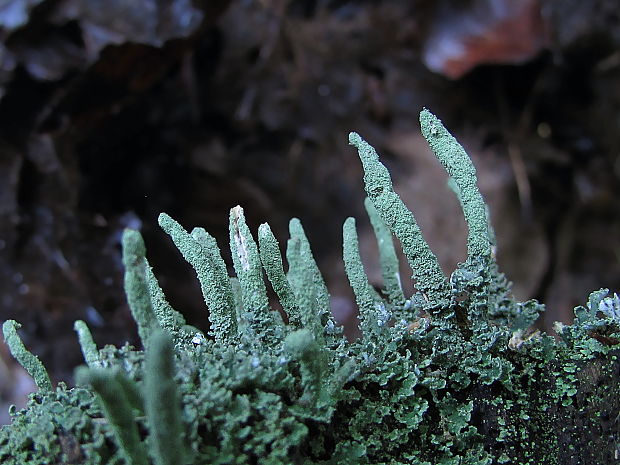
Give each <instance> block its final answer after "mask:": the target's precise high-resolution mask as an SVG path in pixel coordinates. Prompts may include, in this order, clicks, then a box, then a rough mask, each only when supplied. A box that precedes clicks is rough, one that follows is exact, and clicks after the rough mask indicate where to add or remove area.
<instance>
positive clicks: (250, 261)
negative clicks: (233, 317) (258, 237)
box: [230, 206, 283, 345]
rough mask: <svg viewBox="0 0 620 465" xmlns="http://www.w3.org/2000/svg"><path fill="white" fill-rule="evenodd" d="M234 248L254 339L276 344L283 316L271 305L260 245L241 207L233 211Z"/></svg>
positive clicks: (231, 238) (236, 265)
mask: <svg viewBox="0 0 620 465" xmlns="http://www.w3.org/2000/svg"><path fill="white" fill-rule="evenodd" d="M230 250H231V253H232V256H233V265H234V267H235V272H236V273H237V278H238V279H239V285H240V287H241V301H242V302H243V308H244V310H245V315H244V318H245V319H246V320H248V321H249V326H250V328H251V330H252V332H253V338H255V340H256V342H259V341H260V342H262V343H264V344H268V345H269V344H276V343H277V342H278V341H279V340H281V339H282V337H283V326H282V318H281V317H280V315H279V313H278V312H277V311H275V310H273V309H272V308H270V306H269V299H268V297H267V289H266V287H265V281H264V280H263V266H262V263H261V260H260V255H259V253H258V246H257V245H256V242H254V238H253V237H252V233H251V232H250V228H248V226H247V224H246V223H245V217H244V215H243V209H242V208H241V207H239V206H237V207H234V208H233V209H231V211H230Z"/></svg>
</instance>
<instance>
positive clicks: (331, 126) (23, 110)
mask: <svg viewBox="0 0 620 465" xmlns="http://www.w3.org/2000/svg"><path fill="white" fill-rule="evenodd" d="M455 4H458V5H459V6H458V7H457V6H454V5H455ZM619 77H620V10H619V9H618V8H617V2H616V1H615V0H594V1H590V2H580V1H577V0H555V1H551V0H519V1H514V0H512V1H510V0H505V1H504V0H469V1H467V2H451V1H447V0H410V1H408V2H403V1H385V2H371V1H366V2H364V1H359V2H351V1H343V0H340V1H336V0H331V1H328V0H315V1H312V0H271V1H270V0H262V1H252V0H245V1H242V0H238V1H225V0H214V1H206V0H195V1H193V2H192V0H166V1H155V0H108V1H106V2H100V1H98V0H2V1H0V320H5V319H8V318H14V319H17V320H18V321H20V322H21V323H22V324H23V333H22V334H23V337H24V339H25V342H26V344H27V345H28V346H29V347H30V348H31V349H32V350H33V351H34V352H35V353H37V354H38V355H39V356H40V357H41V358H42V359H43V361H44V362H45V364H46V366H47V367H48V368H49V369H50V371H51V374H52V376H53V377H54V378H55V379H56V380H59V379H68V380H70V379H71V376H72V369H73V368H74V367H75V366H76V365H78V364H80V363H81V355H80V353H79V349H78V344H77V338H76V337H75V335H74V334H73V330H72V328H73V321H74V320H76V319H83V320H85V321H87V322H88V324H89V325H90V326H91V328H92V330H93V333H94V336H95V339H96V341H97V343H98V344H99V345H103V344H105V343H113V344H122V343H123V342H124V341H126V340H129V341H130V342H135V341H136V336H135V327H134V325H133V322H132V319H131V317H130V315H129V312H128V309H127V306H126V303H125V298H124V294H123V290H122V271H123V270H122V266H121V258H120V244H119V239H120V235H121V232H122V230H123V228H125V227H134V228H139V229H140V230H141V231H142V233H143V234H144V236H145V239H146V243H147V248H148V256H149V260H150V261H151V264H152V265H153V266H154V268H155V272H156V274H157V276H158V277H159V278H160V280H161V283H162V286H163V287H164V289H165V291H166V292H167V294H168V297H169V300H170V301H171V302H172V303H173V304H174V305H175V307H176V308H177V309H178V310H180V311H182V312H183V313H184V314H185V315H186V316H187V318H188V320H189V321H190V322H191V323H192V324H194V325H196V326H198V327H200V328H203V329H204V328H205V327H206V325H207V324H208V322H207V314H206V311H205V309H204V306H203V303H202V298H201V295H200V291H199V287H198V283H197V281H196V280H195V278H194V275H193V273H192V270H191V269H190V267H189V265H187V264H186V263H185V262H184V261H183V259H182V258H181V256H180V254H178V253H177V252H176V250H175V249H174V247H173V246H172V244H171V242H170V240H169V239H168V238H167V237H166V235H165V234H164V233H163V232H162V231H160V229H159V227H158V226H157V215H158V214H159V213H160V212H162V211H165V212H167V213H169V214H170V215H172V216H173V217H174V218H175V219H177V220H178V221H180V222H181V223H182V224H183V225H184V226H185V227H186V228H192V227H194V226H202V227H205V228H206V229H207V230H208V231H210V232H211V233H212V234H214V235H215V236H216V237H217V239H218V242H219V243H220V245H221V246H222V248H223V255H225V256H226V258H227V259H229V257H228V256H227V246H226V244H227V243H228V232H227V225H228V211H229V209H230V208H231V207H233V206H235V205H237V204H241V205H242V206H243V207H244V208H245V211H246V215H247V217H248V221H249V224H250V225H251V226H252V227H253V228H254V230H255V228H256V227H257V226H258V225H259V224H260V223H261V222H264V221H268V222H269V223H270V224H271V226H272V228H273V229H274V232H275V233H276V236H277V237H278V238H279V239H280V240H281V243H282V244H284V243H285V241H286V238H287V223H288V220H289V219H290V218H291V217H293V216H295V217H299V218H300V219H301V220H302V223H303V225H304V227H305V228H306V231H307V233H308V236H309V239H310V241H311V244H312V246H313V250H314V252H315V255H316V256H317V258H318V260H319V264H320V266H321V269H322V270H323V271H324V273H325V276H326V279H327V281H328V285H329V287H330V289H331V292H332V298H333V307H334V311H335V312H336V316H337V317H338V319H339V320H340V321H343V322H345V323H346V324H347V325H348V328H349V336H350V337H354V336H355V323H354V318H355V315H354V313H355V310H354V304H353V299H352V295H351V292H350V291H349V290H348V286H347V284H346V278H345V275H344V269H343V265H342V264H341V242H342V239H341V228H342V223H343V221H344V219H345V218H346V217H347V216H356V217H357V218H358V220H359V221H358V224H359V228H360V235H361V238H360V241H361V244H362V249H363V250H362V252H363V254H364V256H365V258H367V268H368V270H369V274H370V276H371V278H372V279H373V280H374V282H375V283H376V284H377V285H380V281H379V273H378V270H377V263H376V257H375V255H376V251H375V250H374V249H373V239H372V238H371V236H370V235H369V233H368V229H369V224H368V221H367V220H366V219H365V214H364V212H363V188H362V180H361V167H360V166H359V162H358V160H357V156H356V153H355V151H354V150H353V149H352V148H351V147H349V146H348V145H347V134H348V132H349V131H352V130H355V131H357V132H359V133H360V134H361V135H362V136H363V137H364V138H366V139H367V140H368V141H369V142H371V143H372V144H373V145H374V146H375V147H376V148H377V150H378V151H379V153H380V154H381V156H382V159H383V161H384V163H386V164H387V165H388V167H389V169H390V170H391V172H392V175H393V178H394V181H395V185H396V187H397V190H398V191H399V192H400V194H401V196H402V197H403V198H404V199H405V201H406V202H407V204H408V205H409V206H410V208H411V209H412V210H413V211H414V213H415V214H416V217H417V218H418V221H419V223H420V224H421V227H422V229H423V231H424V233H425V235H426V237H427V239H428V242H429V243H430V244H431V246H432V247H433V249H434V250H435V252H436V253H437V255H438V256H439V258H440V261H441V263H442V266H443V267H444V270H445V271H446V272H450V271H451V270H452V268H453V267H454V265H455V264H456V263H457V262H458V261H460V260H462V259H463V258H464V255H465V234H466V232H465V224H464V221H463V220H462V215H461V213H460V211H459V206H458V204H457V202H456V200H455V199H454V198H453V196H452V194H451V193H450V191H449V189H447V187H446V182H445V181H446V177H445V174H444V173H443V172H442V169H441V168H440V166H439V165H438V163H437V162H436V161H435V160H434V159H433V157H432V156H431V154H430V152H429V150H428V148H427V147H426V145H425V144H424V143H423V141H422V137H421V136H420V134H419V128H418V123H417V117H418V113H419V111H420V110H421V109H422V107H425V106H426V107H428V108H429V109H430V110H431V111H432V112H434V113H435V114H437V115H438V116H439V117H440V118H441V119H442V120H443V122H444V124H445V125H446V126H447V127H448V128H449V129H450V130H451V131H452V133H453V134H454V135H456V136H457V138H458V139H459V140H460V141H461V143H463V145H464V146H465V148H466V149H467V150H468V152H469V154H470V155H471V157H472V158H473V160H474V162H475V164H476V166H477V168H478V172H479V184H480V187H481V189H482V191H483V194H484V195H485V198H486V199H487V202H488V203H489V205H490V209H491V214H492V220H493V224H494V226H495V229H496V234H497V238H498V258H499V262H500V265H501V267H502V270H503V271H504V272H506V274H507V275H508V276H509V278H510V279H511V280H513V281H514V283H515V288H514V290H515V293H516V295H517V296H518V297H519V298H522V299H528V298H536V299H539V300H541V301H542V302H545V303H546V304H547V309H548V312H547V315H546V316H545V319H544V321H541V322H540V325H541V326H542V327H546V328H549V327H550V326H551V324H552V323H553V321H555V320H561V321H564V322H568V321H570V319H571V315H572V308H573V307H574V306H575V305H577V304H580V303H583V302H584V301H585V299H586V298H587V295H588V293H589V292H590V291H592V290H595V289H598V288H600V287H609V288H611V289H612V290H620V211H619V210H620V201H619V200H620V183H619V182H618V181H619V178H620V135H619V132H620V131H619V129H620V79H619ZM30 389H32V386H31V384H30V382H29V380H28V377H27V376H25V375H24V373H23V372H22V371H21V370H20V369H18V368H17V367H16V366H15V364H14V363H13V361H12V360H11V358H10V357H9V356H8V354H7V350H6V347H4V345H3V344H0V399H1V400H2V401H3V402H5V403H7V404H8V403H20V402H23V397H24V394H25V393H26V392H28V391H29V390H30ZM0 407H1V408H2V415H4V414H5V412H6V410H7V408H6V406H5V405H0ZM3 421H7V418H6V416H4V417H0V423H2V422H3Z"/></svg>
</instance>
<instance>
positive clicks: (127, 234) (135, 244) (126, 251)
mask: <svg viewBox="0 0 620 465" xmlns="http://www.w3.org/2000/svg"><path fill="white" fill-rule="evenodd" d="M122 244H123V257H126V258H127V260H129V261H127V260H125V262H126V263H125V265H126V266H127V264H128V263H132V262H133V258H131V257H144V256H145V255H146V246H145V245H144V240H143V239H142V235H141V234H140V233H139V232H138V231H136V230H135V229H129V228H126V229H125V230H124V231H123V238H122Z"/></svg>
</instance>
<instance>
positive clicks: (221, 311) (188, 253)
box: [152, 213, 237, 344]
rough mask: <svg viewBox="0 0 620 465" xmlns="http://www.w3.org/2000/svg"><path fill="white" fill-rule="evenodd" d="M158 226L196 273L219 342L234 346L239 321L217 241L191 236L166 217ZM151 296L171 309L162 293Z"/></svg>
mask: <svg viewBox="0 0 620 465" xmlns="http://www.w3.org/2000/svg"><path fill="white" fill-rule="evenodd" d="M159 225H160V226H161V227H162V229H163V230H164V231H165V232H166V233H167V234H168V235H169V236H170V238H171V239H172V240H173V242H174V244H175V245H176V246H177V248H178V249H179V251H180V252H181V254H182V255H183V258H185V260H187V262H188V263H189V264H190V265H192V267H193V268H194V270H195V271H196V275H197V277H198V281H199V282H200V288H201V290H202V295H203V297H204V299H205V303H206V304H207V308H208V309H209V321H210V322H211V334H212V335H213V336H214V337H215V339H216V340H218V341H222V342H228V343H231V344H233V343H234V342H235V341H236V338H237V318H236V315H235V312H234V304H233V295H232V289H231V287H230V282H229V280H228V274H227V273H226V272H225V271H224V272H222V269H221V268H222V258H221V256H220V253H219V249H218V248H217V244H216V243H215V240H214V239H212V238H211V237H209V236H208V235H206V232H205V233H204V234H203V232H202V231H200V230H196V231H194V234H193V235H190V234H188V233H187V231H185V229H183V227H182V226H181V225H180V224H179V223H177V222H176V221H174V220H173V219H172V218H170V217H169V216H168V215H166V214H165V213H162V214H161V215H159ZM224 270H225V265H224ZM223 274H226V276H223ZM152 294H154V295H156V296H158V301H159V302H160V303H164V305H165V306H169V305H168V304H167V302H165V298H164V297H163V293H160V292H159V291H156V292H154V293H152ZM160 308H162V307H161V305H160ZM162 326H163V325H162Z"/></svg>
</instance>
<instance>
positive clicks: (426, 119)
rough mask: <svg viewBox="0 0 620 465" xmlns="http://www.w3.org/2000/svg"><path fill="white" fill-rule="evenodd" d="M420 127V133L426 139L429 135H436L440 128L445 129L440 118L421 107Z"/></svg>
mask: <svg viewBox="0 0 620 465" xmlns="http://www.w3.org/2000/svg"><path fill="white" fill-rule="evenodd" d="M420 129H421V131H422V135H423V136H424V137H425V138H426V139H428V138H429V136H436V135H438V134H439V131H440V130H442V129H443V130H444V131H445V127H444V125H443V123H442V122H441V120H440V119H439V118H437V116H435V115H434V114H433V113H431V112H430V111H429V110H427V109H426V108H424V109H422V111H421V112H420Z"/></svg>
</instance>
